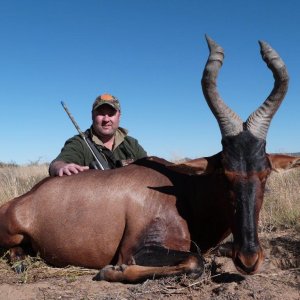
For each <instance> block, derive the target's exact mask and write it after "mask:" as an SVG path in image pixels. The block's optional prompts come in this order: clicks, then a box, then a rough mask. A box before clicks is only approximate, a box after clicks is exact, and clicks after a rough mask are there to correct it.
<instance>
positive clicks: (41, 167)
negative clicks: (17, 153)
mask: <svg viewBox="0 0 300 300" xmlns="http://www.w3.org/2000/svg"><path fill="white" fill-rule="evenodd" d="M46 176H48V165H47V164H35V163H33V164H30V165H26V166H17V165H13V164H9V165H3V164H2V166H1V167H0V205H1V204H3V203H5V202H7V201H8V200H10V199H13V198H15V197H17V196H20V195H22V194H24V193H26V192H28V191H29V190H30V189H31V188H32V187H33V186H34V185H35V184H36V183H38V182H39V181H41V180H42V179H43V178H45V177H46Z"/></svg>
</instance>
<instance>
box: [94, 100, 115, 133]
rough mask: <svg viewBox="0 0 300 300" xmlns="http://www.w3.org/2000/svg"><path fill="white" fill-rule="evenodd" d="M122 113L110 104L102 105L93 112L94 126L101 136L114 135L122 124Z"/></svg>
mask: <svg viewBox="0 0 300 300" xmlns="http://www.w3.org/2000/svg"><path fill="white" fill-rule="evenodd" d="M120 116H121V113H120V111H119V110H115V109H114V108H113V107H111V106H110V105H106V104H104V105H101V106H100V107H99V108H98V109H96V110H95V111H94V112H93V114H92V118H93V128H94V130H95V132H96V134H97V135H98V136H99V137H100V138H101V137H110V136H113V135H114V134H115V132H116V130H117V129H118V127H119V124H120Z"/></svg>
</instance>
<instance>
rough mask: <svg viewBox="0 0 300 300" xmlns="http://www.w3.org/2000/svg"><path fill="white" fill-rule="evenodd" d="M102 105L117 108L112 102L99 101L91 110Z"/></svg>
mask: <svg viewBox="0 0 300 300" xmlns="http://www.w3.org/2000/svg"><path fill="white" fill-rule="evenodd" d="M102 105H109V106H110V107H112V108H113V109H115V110H118V108H117V107H115V105H114V104H113V103H110V102H101V103H99V104H97V105H96V106H95V107H94V108H93V110H96V109H98V108H99V107H100V106H102Z"/></svg>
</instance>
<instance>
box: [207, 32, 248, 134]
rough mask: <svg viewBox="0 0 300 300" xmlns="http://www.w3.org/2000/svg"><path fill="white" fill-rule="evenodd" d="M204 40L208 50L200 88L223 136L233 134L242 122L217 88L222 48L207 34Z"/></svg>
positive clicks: (241, 125) (240, 129)
mask: <svg viewBox="0 0 300 300" xmlns="http://www.w3.org/2000/svg"><path fill="white" fill-rule="evenodd" d="M205 37H206V41H207V44H208V48H209V51H210V54H209V57H208V60H207V62H206V65H205V68H204V71H203V75H202V80H201V84H202V90H203V94H204V97H205V99H206V102H207V104H208V106H209V107H210V109H211V111H212V113H213V114H214V116H215V118H216V119H217V121H218V123H219V127H220V130H221V133H222V137H224V136H234V135H237V134H239V133H240V132H241V131H242V130H243V122H242V120H241V119H240V117H239V116H238V115H237V114H236V113H235V112H233V111H232V110H231V109H230V108H229V107H228V106H227V105H226V104H225V103H224V101H223V100H222V98H221V97H220V95H219V93H218V90H217V76H218V73H219V70H220V68H221V66H222V64H223V59H224V50H223V49H222V48H221V47H220V46H219V45H218V44H217V43H216V42H214V41H213V40H212V39H211V38H209V37H208V36H207V35H206V36H205Z"/></svg>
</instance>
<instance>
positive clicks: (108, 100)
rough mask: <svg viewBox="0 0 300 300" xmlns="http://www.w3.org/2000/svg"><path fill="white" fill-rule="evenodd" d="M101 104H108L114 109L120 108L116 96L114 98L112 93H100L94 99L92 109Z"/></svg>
mask: <svg viewBox="0 0 300 300" xmlns="http://www.w3.org/2000/svg"><path fill="white" fill-rule="evenodd" d="M103 104H107V105H110V106H111V107H113V108H114V109H115V110H121V106H120V102H119V100H118V98H116V97H115V96H113V95H110V94H102V95H100V96H99V97H97V98H96V100H95V101H94V103H93V109H92V110H93V111H94V110H96V109H97V108H98V107H100V106H101V105H103Z"/></svg>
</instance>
